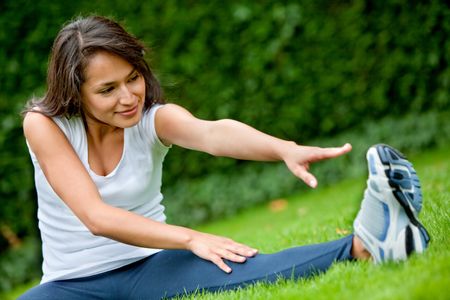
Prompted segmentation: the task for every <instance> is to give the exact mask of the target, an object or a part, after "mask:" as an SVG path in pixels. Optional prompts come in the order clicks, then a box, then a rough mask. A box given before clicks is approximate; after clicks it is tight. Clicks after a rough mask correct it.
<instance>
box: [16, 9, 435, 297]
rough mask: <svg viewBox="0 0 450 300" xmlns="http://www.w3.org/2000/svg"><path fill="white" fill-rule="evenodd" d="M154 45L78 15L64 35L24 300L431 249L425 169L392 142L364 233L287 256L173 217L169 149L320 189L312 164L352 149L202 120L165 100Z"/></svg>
mask: <svg viewBox="0 0 450 300" xmlns="http://www.w3.org/2000/svg"><path fill="white" fill-rule="evenodd" d="M143 54H144V47H143V46H142V44H141V43H140V42H139V41H138V40H137V39H136V38H134V37H133V36H131V35H130V34H128V33H127V32H126V31H125V30H124V29H123V28H122V27H121V26H120V25H119V24H117V23H116V22H114V21H112V20H109V19H106V18H103V17H96V16H94V17H87V18H83V19H78V20H75V21H74V22H72V23H70V24H68V25H67V26H65V27H64V28H63V29H62V30H61V31H60V32H59V34H58V36H57V38H56V40H55V42H54V45H53V49H52V55H51V59H50V63H49V69H48V80H47V83H48V90H47V93H46V95H45V96H44V97H43V98H42V99H39V100H35V101H33V102H32V103H30V105H29V107H28V108H27V113H26V115H25V118H24V123H23V126H24V132H25V137H26V140H27V144H28V146H29V150H30V155H31V158H32V161H33V164H34V168H35V183H36V189H37V195H38V205H39V208H38V218H39V228H40V231H41V237H42V242H43V246H42V249H43V256H44V261H43V277H42V281H41V284H40V285H38V286H36V287H34V288H33V289H31V290H29V291H28V292H27V293H25V294H24V295H22V296H21V298H20V299H91V298H92V299H94V298H95V299H160V298H163V297H169V298H170V297H173V296H177V295H182V294H189V293H192V292H195V291H198V290H208V291H217V290H226V289H234V288H238V287H243V286H245V285H248V284H251V283H255V282H258V281H266V282H273V281H275V280H276V279H277V278H280V277H284V278H292V277H294V278H299V277H307V276H311V275H312V274H315V273H317V272H322V271H325V270H326V269H328V268H329V267H330V265H331V264H332V263H333V262H334V261H345V260H353V259H368V258H370V257H372V259H373V260H374V261H376V262H382V261H386V260H401V259H405V258H406V257H407V256H408V255H409V254H410V253H411V252H419V253H420V252H423V251H424V249H425V248H426V247H427V244H428V235H427V233H426V230H425V229H424V227H423V226H422V225H421V224H420V223H419V221H418V219H417V215H418V213H419V212H420V209H421V193H420V185H419V181H418V178H417V176H416V174H415V172H414V169H413V168H412V165H411V164H410V163H409V162H408V161H407V160H406V159H405V158H404V157H403V156H401V154H399V153H398V152H397V151H396V150H394V149H392V148H390V147H389V146H386V145H377V146H374V147H371V148H370V149H369V151H368V162H369V170H370V173H369V180H368V187H367V189H366V193H365V195H364V200H363V202H362V205H361V210H360V212H359V214H358V216H357V218H356V220H355V235H350V236H348V237H345V238H343V239H340V240H336V241H331V242H328V243H323V244H317V245H309V246H302V247H295V248H290V249H286V250H284V251H281V252H278V253H274V254H258V252H257V250H256V249H253V248H252V247H250V246H247V245H244V244H241V243H238V242H236V241H233V240H231V239H228V238H225V237H221V236H216V235H211V234H206V233H202V232H198V231H195V230H192V229H188V228H185V227H180V226H174V225H169V224H166V223H165V215H164V206H163V205H162V204H161V200H162V198H163V197H162V194H161V191H160V187H161V172H162V163H163V160H164V156H165V155H166V153H167V151H168V149H169V147H170V145H173V144H175V145H179V146H181V147H185V148H189V149H195V150H199V151H204V152H206V153H209V154H212V155H215V156H226V157H232V158H237V159H248V160H259V161H284V162H285V163H286V166H287V167H288V168H289V170H291V172H292V173H293V174H294V175H295V176H297V177H299V178H300V179H301V180H303V181H304V182H305V183H306V184H308V185H309V186H311V187H313V188H314V187H316V185H317V180H316V178H315V177H314V176H313V175H312V174H311V173H309V172H308V167H309V164H311V163H313V162H316V161H319V160H323V159H328V158H334V157H337V156H340V155H343V154H345V153H347V152H348V151H350V150H351V146H350V145H349V144H346V145H344V146H342V147H337V148H318V147H307V146H300V145H297V144H296V143H294V142H289V141H284V140H280V139H277V138H275V137H272V136H269V135H267V134H264V133H262V132H259V131H257V130H255V129H253V128H251V127H249V126H247V125H244V124H242V123H240V122H237V121H233V120H218V121H206V120H201V119H197V118H196V117H194V116H193V115H192V114H191V113H189V112H188V111H187V110H185V109H184V108H182V107H180V106H177V105H174V104H163V99H162V96H161V90H160V86H159V83H158V81H157V80H156V79H155V77H154V75H153V73H152V71H151V69H150V68H149V67H148V65H147V63H146V62H145V60H144V58H143Z"/></svg>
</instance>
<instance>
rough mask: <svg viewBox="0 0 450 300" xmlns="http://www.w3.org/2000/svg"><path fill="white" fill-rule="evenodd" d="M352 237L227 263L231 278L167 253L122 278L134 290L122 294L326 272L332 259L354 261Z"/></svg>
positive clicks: (169, 293)
mask: <svg viewBox="0 0 450 300" xmlns="http://www.w3.org/2000/svg"><path fill="white" fill-rule="evenodd" d="M352 242H353V236H348V237H345V238H343V239H340V240H337V241H333V242H327V243H322V244H317V245H308V246H302V247H294V248H290V249H287V250H284V251H281V252H278V253H274V254H258V255H256V256H255V257H253V258H249V259H247V261H246V262H245V263H242V264H239V263H231V262H227V263H228V264H229V265H230V267H231V268H232V269H233V271H232V272H231V273H230V274H227V273H225V272H223V271H221V270H220V269H219V268H218V267H217V266H216V265H214V264H212V263H211V262H209V261H205V260H203V259H201V258H199V257H197V256H195V255H194V254H193V253H191V252H189V251H184V250H165V251H162V252H159V253H157V254H155V255H153V256H152V257H150V258H148V259H146V260H144V261H143V263H142V264H140V265H137V266H136V267H135V268H133V270H131V272H126V274H118V275H119V276H125V278H126V279H125V280H126V281H127V282H129V284H130V285H131V286H132V288H131V289H130V290H127V289H126V288H125V289H123V290H122V291H121V293H123V294H122V296H123V297H125V296H126V297H128V299H160V298H163V297H168V298H170V297H173V296H176V295H182V294H189V293H193V292H195V291H202V290H203V291H217V290H229V289H235V288H238V287H243V286H246V285H248V284H253V283H256V282H260V281H264V282H273V281H275V280H277V279H278V278H286V279H290V278H294V279H297V278H305V277H310V276H312V275H314V274H317V273H321V272H324V271H326V270H327V269H328V268H329V267H330V266H331V265H332V263H333V262H334V261H345V260H351V259H352V256H351V254H350V253H351V249H352Z"/></svg>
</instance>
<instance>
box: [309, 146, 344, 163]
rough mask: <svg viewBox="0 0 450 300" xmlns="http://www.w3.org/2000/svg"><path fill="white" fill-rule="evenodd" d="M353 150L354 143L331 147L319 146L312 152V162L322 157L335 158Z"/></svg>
mask: <svg viewBox="0 0 450 300" xmlns="http://www.w3.org/2000/svg"><path fill="white" fill-rule="evenodd" d="M351 150H352V145H350V144H349V143H346V144H345V145H344V146H342V147H329V148H317V149H316V150H315V151H314V150H313V152H312V153H311V160H310V161H311V162H315V161H318V160H322V159H328V158H334V157H338V156H341V155H343V154H345V153H347V152H349V151H351Z"/></svg>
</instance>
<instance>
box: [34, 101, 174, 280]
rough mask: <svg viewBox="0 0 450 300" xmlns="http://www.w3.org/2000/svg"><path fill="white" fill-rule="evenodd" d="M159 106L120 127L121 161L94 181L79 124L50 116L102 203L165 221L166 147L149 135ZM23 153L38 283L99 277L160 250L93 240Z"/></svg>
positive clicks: (81, 125)
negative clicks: (30, 188) (33, 210)
mask: <svg viewBox="0 0 450 300" xmlns="http://www.w3.org/2000/svg"><path fill="white" fill-rule="evenodd" d="M159 107H161V106H153V107H152V108H151V109H150V111H147V112H146V113H144V114H143V116H142V119H141V121H140V122H139V123H138V124H136V125H135V126H133V127H130V128H125V131H124V148H123V154H122V158H121V160H120V162H119V163H118V165H117V167H116V168H115V169H114V170H113V171H112V172H111V173H110V174H108V175H107V176H99V175H97V174H95V173H94V172H93V171H92V170H91V168H90V167H89V163H88V145H87V137H86V131H85V129H84V124H83V121H82V119H81V118H79V117H72V118H70V119H67V118H64V117H56V118H53V120H54V121H55V123H56V124H58V126H59V127H60V128H61V130H62V131H63V132H64V133H65V135H66V136H67V138H68V140H69V142H70V143H71V144H72V146H73V148H74V149H75V151H76V153H77V154H78V156H79V158H80V160H81V161H82V163H83V165H84V166H85V167H86V169H87V170H88V172H89V174H90V176H91V178H92V179H93V181H94V182H95V184H96V186H97V188H98V190H99V192H100V195H101V196H102V199H103V201H104V202H106V203H108V204H110V205H113V206H115V207H120V208H123V209H126V210H129V211H132V212H135V213H137V214H140V215H142V216H145V217H147V218H151V219H153V220H156V221H159V222H165V220H166V217H165V214H164V206H162V205H161V204H160V202H161V200H162V198H163V196H162V194H161V172H162V163H163V160H164V157H165V155H166V153H167V151H168V149H169V148H168V147H166V146H164V145H163V144H162V143H161V141H160V140H159V139H158V137H157V135H156V131H155V125H154V124H155V112H156V110H157V109H158V108H159ZM29 151H30V155H31V159H32V162H33V165H34V170H35V184H36V190H37V196H38V219H39V229H40V232H41V238H42V252H43V258H44V260H43V264H42V271H43V277H42V280H41V283H44V282H48V281H53V280H60V279H70V278H78V277H85V276H90V275H95V274H99V273H102V272H105V271H109V270H113V269H116V268H119V267H121V266H124V265H127V264H130V263H132V262H134V261H137V260H139V259H142V258H144V257H147V256H149V255H151V254H154V253H156V252H158V251H160V249H148V248H141V247H136V246H131V245H127V244H124V243H121V242H117V241H115V240H112V239H109V238H105V237H101V236H95V235H93V234H92V233H91V232H90V231H89V230H88V228H87V227H86V226H85V225H84V224H83V223H82V222H81V221H80V220H79V219H78V218H77V217H76V216H75V215H74V214H73V212H72V211H71V210H70V209H69V207H68V206H67V205H66V204H65V203H64V202H63V201H62V200H61V198H59V197H58V196H57V195H56V193H55V192H54V191H53V189H52V187H51V186H50V184H49V183H48V181H47V179H46V178H45V176H44V173H43V172H42V169H41V168H40V166H39V163H38V161H37V159H36V156H35V154H34V153H33V151H31V149H30V148H29Z"/></svg>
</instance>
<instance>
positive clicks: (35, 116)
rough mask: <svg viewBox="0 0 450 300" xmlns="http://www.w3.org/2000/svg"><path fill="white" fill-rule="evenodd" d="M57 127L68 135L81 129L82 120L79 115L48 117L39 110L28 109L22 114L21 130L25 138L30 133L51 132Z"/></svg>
mask: <svg viewBox="0 0 450 300" xmlns="http://www.w3.org/2000/svg"><path fill="white" fill-rule="evenodd" d="M58 129H59V130H61V131H62V132H63V133H64V134H65V135H66V136H68V137H69V135H72V134H74V133H75V132H77V131H80V130H82V129H83V120H82V119H81V118H80V117H70V118H68V117H66V116H55V117H50V116H46V115H45V114H43V113H42V112H40V111H39V110H33V111H29V112H27V113H26V114H25V115H24V119H23V130H24V133H25V137H26V138H28V137H29V135H32V134H39V135H42V134H46V133H49V134H51V133H54V132H55V131H57V130H58Z"/></svg>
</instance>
